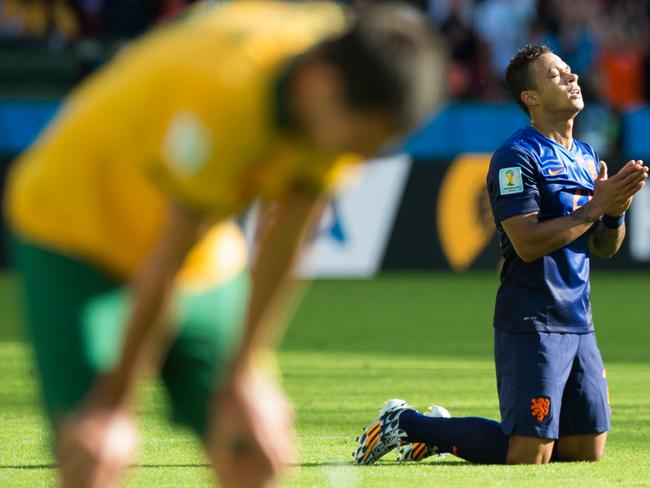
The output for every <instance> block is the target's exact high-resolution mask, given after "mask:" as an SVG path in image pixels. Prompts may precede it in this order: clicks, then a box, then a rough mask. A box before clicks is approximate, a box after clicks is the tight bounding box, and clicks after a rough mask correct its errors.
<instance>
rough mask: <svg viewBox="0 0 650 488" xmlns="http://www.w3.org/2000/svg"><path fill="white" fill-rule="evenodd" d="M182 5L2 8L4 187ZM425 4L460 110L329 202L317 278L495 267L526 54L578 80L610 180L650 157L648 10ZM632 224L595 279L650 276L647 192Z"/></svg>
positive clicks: (0, 161)
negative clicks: (498, 212)
mask: <svg viewBox="0 0 650 488" xmlns="http://www.w3.org/2000/svg"><path fill="white" fill-rule="evenodd" d="M185 3H191V2H183V1H181V0H160V1H153V0H113V1H110V2H109V1H101V0H94V1H90V0H76V1H75V0H69V1H64V0H47V1H46V0H41V1H39V0H29V1H15V0H13V1H12V0H1V1H0V179H1V178H2V176H3V175H4V174H5V172H6V169H7V168H8V166H9V165H10V164H11V161H12V160H13V158H14V157H15V156H16V154H18V153H19V152H20V151H21V150H22V149H24V148H25V147H26V146H27V145H28V144H29V143H30V142H31V141H32V140H33V139H34V138H35V137H36V135H37V134H38V133H39V132H40V130H41V129H42V128H43V126H44V125H45V124H46V123H47V121H48V120H50V118H51V117H52V116H53V115H54V113H55V112H56V109H57V107H58V104H59V100H60V99H61V97H63V96H64V94H65V93H67V92H68V91H69V90H70V88H71V87H73V86H74V85H75V84H76V83H77V82H78V81H79V80H81V79H83V77H84V76H86V75H87V74H88V73H90V72H92V70H93V69H95V68H96V67H97V66H100V65H101V64H102V63H103V62H104V61H105V60H106V59H109V58H110V57H111V56H112V55H113V54H114V53H115V52H117V51H118V50H119V49H120V48H121V47H123V46H124V45H125V44H126V43H128V40H129V39H132V38H134V37H136V36H137V35H139V34H141V33H142V32H143V31H145V30H146V29H147V28H148V27H150V26H151V25H154V24H156V23H160V22H165V21H167V20H168V19H169V18H170V17H173V16H174V15H175V14H176V13H177V12H178V11H179V10H181V9H182V7H183V6H184V4H185ZM415 3H417V4H418V5H419V6H420V7H422V8H426V9H427V12H428V14H429V16H430V18H431V20H432V22H433V23H435V24H436V25H437V26H438V28H439V29H440V30H441V31H442V32H443V34H444V35H445V37H446V39H447V41H448V43H449V46H450V49H451V58H452V59H451V69H450V73H449V77H448V91H449V94H450V96H451V100H450V102H449V103H448V104H447V105H446V106H445V107H443V108H442V110H441V111H440V112H439V113H438V114H437V115H436V116H435V117H433V118H432V119H431V120H429V121H428V123H427V124H426V125H425V126H424V127H423V128H422V129H421V130H420V131H419V132H418V133H416V134H413V135H412V136H411V137H410V138H409V140H408V141H407V142H406V144H405V146H404V149H405V151H406V153H407V154H408V156H409V157H408V158H407V161H406V163H404V162H401V161H400V162H397V161H393V162H391V161H382V162H380V164H375V165H372V166H371V167H369V168H368V169H367V170H366V174H365V175H362V176H359V175H355V179H356V180H359V181H358V183H357V185H356V187H353V188H352V189H349V190H347V191H344V192H342V194H341V195H339V197H338V198H337V199H336V200H335V201H334V202H333V203H332V205H331V207H330V209H329V212H328V213H327V214H326V216H325V218H324V221H323V222H322V225H321V231H322V232H321V233H320V235H319V238H318V240H317V242H315V243H314V246H312V250H311V251H310V256H309V257H307V258H306V261H307V264H305V265H304V266H303V267H304V268H305V269H307V270H308V273H309V274H316V275H321V276H322V275H327V276H369V275H372V274H374V273H375V272H376V271H378V270H381V269H390V270H406V269H408V270H414V269H415V270H419V269H445V268H451V269H453V270H456V271H465V270H467V269H472V268H479V269H486V268H493V267H494V266H495V264H496V263H497V260H498V251H497V248H496V242H495V239H494V229H493V224H492V220H491V216H490V213H489V205H488V202H487V198H486V195H485V190H484V187H483V175H484V174H485V170H486V168H487V163H488V160H489V155H490V153H491V152H492V151H493V150H494V149H495V148H496V146H497V145H498V144H499V142H501V141H503V140H504V139H505V138H506V137H507V136H508V135H509V134H511V133H512V132H514V130H516V129H517V128H518V127H520V126H522V125H524V124H525V123H526V118H525V116H524V114H523V113H522V112H521V111H520V110H519V109H518V108H517V107H516V106H515V105H514V104H512V103H511V102H509V101H508V98H507V94H506V92H505V89H504V87H503V83H502V81H501V79H502V73H503V70H504V68H505V66H506V64H507V62H508V59H509V58H510V56H511V55H512V54H513V53H514V51H515V50H516V48H517V47H518V46H521V45H523V44H525V43H526V42H545V43H546V44H548V45H549V46H551V47H552V48H553V49H554V50H555V52H557V53H558V54H559V55H560V56H561V57H562V58H563V59H565V60H566V61H567V63H569V64H570V65H571V66H572V68H573V70H574V71H575V72H577V73H578V74H579V75H580V76H581V85H582V87H583V93H584V97H585V101H586V109H585V111H584V112H583V114H581V115H580V117H579V118H578V122H577V128H576V135H577V137H578V138H581V139H584V140H585V141H587V142H588V143H590V144H592V145H593V146H594V147H595V148H596V149H597V150H598V151H599V153H600V155H601V157H602V158H603V159H605V160H606V161H607V162H608V164H609V166H610V168H611V171H613V170H615V169H616V168H617V167H619V166H620V165H621V164H622V163H623V162H624V161H626V160H627V159H628V158H636V159H642V158H645V159H650V137H648V136H647V133H648V129H649V128H650V108H648V106H647V103H648V100H649V99H650V49H649V48H648V45H649V44H648V42H649V40H648V32H649V30H648V25H649V23H650V21H649V15H650V14H649V11H650V2H647V1H611V0H576V1H574V2H562V1H557V0H430V3H427V2H426V0H418V1H417V2H415ZM502 26H508V28H507V29H504V28H502ZM468 153H469V155H468ZM627 224H628V231H629V232H628V239H627V241H626V244H625V248H624V249H623V252H621V253H619V255H617V256H616V257H615V259H613V260H611V261H607V262H603V261H600V260H594V265H595V267H609V268H616V269H621V268H633V269H645V270H649V269H650V188H646V189H645V191H644V192H643V193H642V194H640V195H639V196H638V197H637V201H636V203H635V206H634V208H633V209H632V211H631V212H630V215H629V216H628V222H627ZM0 262H1V263H6V254H5V252H4V249H3V250H2V251H0Z"/></svg>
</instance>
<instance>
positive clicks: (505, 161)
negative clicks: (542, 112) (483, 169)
mask: <svg viewBox="0 0 650 488" xmlns="http://www.w3.org/2000/svg"><path fill="white" fill-rule="evenodd" d="M535 154H536V152H535V147H534V141H532V140H531V134H530V130H529V128H528V127H524V128H522V129H519V130H517V131H516V132H515V133H514V134H512V135H511V136H510V137H509V138H508V139H506V140H505V141H504V142H503V143H501V145H500V146H499V147H498V148H497V150H496V151H495V152H494V154H493V155H492V158H491V160H490V169H491V170H493V169H500V168H502V167H504V165H506V166H507V165H510V166H515V165H516V166H527V167H532V166H535V165H536V160H537V158H536V156H535Z"/></svg>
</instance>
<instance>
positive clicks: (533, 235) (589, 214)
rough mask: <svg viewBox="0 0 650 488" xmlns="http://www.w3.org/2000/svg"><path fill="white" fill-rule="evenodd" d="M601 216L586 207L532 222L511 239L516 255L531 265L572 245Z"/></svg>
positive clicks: (600, 211) (593, 209)
mask: <svg viewBox="0 0 650 488" xmlns="http://www.w3.org/2000/svg"><path fill="white" fill-rule="evenodd" d="M601 215H602V210H601V209H599V208H597V207H594V206H593V205H590V204H589V203H587V204H586V205H585V206H583V207H580V208H578V209H577V210H575V211H574V212H573V213H571V214H570V215H566V216H564V217H558V218H555V219H551V220H546V221H544V222H539V221H537V222H532V223H531V224H530V225H528V226H527V227H526V228H525V229H521V230H520V232H518V233H517V236H516V237H515V238H513V237H514V236H513V235H510V233H509V235H510V239H511V241H512V243H513V246H514V248H515V251H516V252H517V255H519V257H520V258H521V259H523V260H524V261H526V262H528V263H530V262H533V261H536V260H537V259H540V258H541V257H542V256H546V255H547V254H551V253H552V252H554V251H557V250H558V249H561V248H563V247H564V246H567V245H568V244H570V243H572V242H573V241H575V240H576V239H578V238H579V237H580V236H582V235H583V234H584V233H585V232H587V231H588V230H589V229H590V228H591V227H592V226H593V224H594V223H595V222H596V221H597V220H598V219H599V218H600V216H601Z"/></svg>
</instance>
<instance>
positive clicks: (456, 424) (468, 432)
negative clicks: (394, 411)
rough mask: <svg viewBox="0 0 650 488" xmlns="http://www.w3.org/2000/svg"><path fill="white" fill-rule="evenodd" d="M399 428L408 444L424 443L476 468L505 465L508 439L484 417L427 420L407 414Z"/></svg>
mask: <svg viewBox="0 0 650 488" xmlns="http://www.w3.org/2000/svg"><path fill="white" fill-rule="evenodd" d="M399 428H400V429H402V430H404V431H405V432H406V434H407V436H408V438H407V440H408V441H409V442H424V443H426V444H428V445H430V446H436V447H437V448H438V451H440V452H441V453H443V452H450V453H452V454H453V455H455V456H458V457H460V458H462V459H465V460H467V461H469V462H470V463H477V464H505V462H506V454H507V452H508V438H507V437H506V436H505V435H504V434H503V430H502V429H501V424H500V423H499V422H495V421H494V420H489V419H484V418H481V417H452V418H443V417H427V416H426V415H422V414H419V413H417V412H415V411H413V410H406V411H405V412H403V413H402V414H401V415H400V417H399Z"/></svg>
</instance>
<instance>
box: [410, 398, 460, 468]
mask: <svg viewBox="0 0 650 488" xmlns="http://www.w3.org/2000/svg"><path fill="white" fill-rule="evenodd" d="M423 415H426V416H427V417H445V418H449V417H451V414H450V413H449V411H448V410H447V409H446V408H444V407H441V406H439V405H430V406H429V408H427V411H426V412H424V414H423ZM434 454H437V455H438V456H440V457H442V456H444V454H440V452H439V451H438V448H437V447H436V446H428V445H426V444H425V443H424V442H414V443H412V444H404V445H403V446H401V447H400V448H399V449H398V450H397V460H398V461H415V462H417V461H422V460H423V459H426V458H428V457H430V456H433V455H434Z"/></svg>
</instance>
